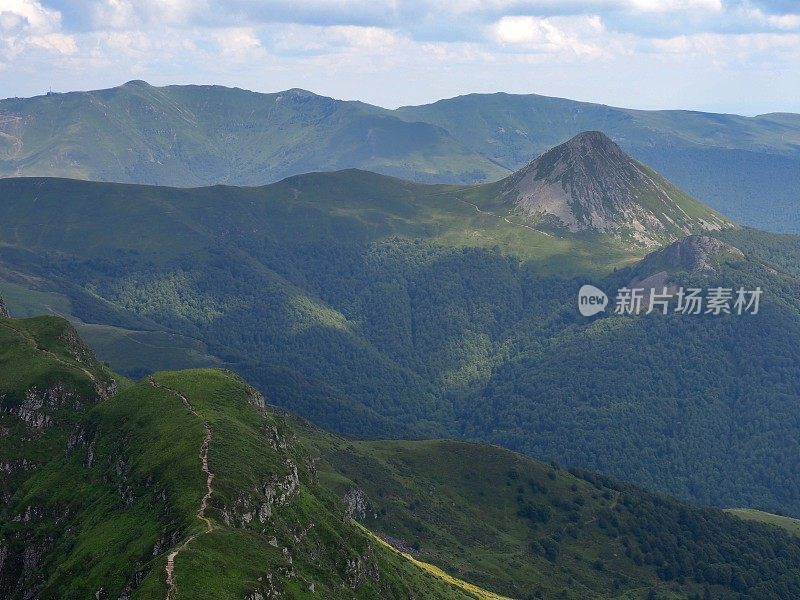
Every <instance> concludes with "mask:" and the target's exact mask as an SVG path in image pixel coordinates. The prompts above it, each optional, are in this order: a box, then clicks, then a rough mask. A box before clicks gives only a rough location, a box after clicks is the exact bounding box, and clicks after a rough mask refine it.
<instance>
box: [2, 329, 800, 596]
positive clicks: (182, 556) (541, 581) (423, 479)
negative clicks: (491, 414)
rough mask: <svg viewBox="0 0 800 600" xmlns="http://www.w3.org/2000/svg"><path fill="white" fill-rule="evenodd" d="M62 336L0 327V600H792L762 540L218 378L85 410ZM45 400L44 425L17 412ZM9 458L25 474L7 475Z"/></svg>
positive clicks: (136, 392) (87, 394) (790, 558)
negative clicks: (362, 428) (382, 431)
mask: <svg viewBox="0 0 800 600" xmlns="http://www.w3.org/2000/svg"><path fill="white" fill-rule="evenodd" d="M70 331H71V329H70V327H69V325H68V323H66V321H64V320H63V319H59V318H57V317H37V318H33V319H26V320H10V319H5V318H0V341H2V344H0V427H2V428H3V431H4V435H3V436H2V437H0V457H2V459H3V461H4V462H0V465H2V469H3V472H4V473H5V474H6V475H10V476H9V477H4V478H3V480H2V481H0V492H2V493H0V594H2V595H3V597H4V598H10V599H11V600H17V599H22V598H30V597H39V598H59V600H61V599H63V600H73V599H75V600H78V599H83V598H86V597H95V598H101V599H103V598H106V599H108V598H120V599H124V600H145V599H150V598H164V597H167V598H170V599H171V600H182V599H185V598H191V599H192V600H201V599H206V598H207V599H209V600H210V599H212V598H213V599H214V600H235V599H241V598H246V599H247V600H263V599H266V598H283V597H285V598H298V599H299V598H309V599H310V598H318V597H322V598H354V599H359V600H361V599H364V600H367V599H369V600H378V599H381V600H384V599H393V598H397V599H398V600H400V599H403V600H406V599H408V598H417V599H419V600H462V599H464V600H466V599H467V598H473V599H476V598H477V599H479V600H499V599H502V598H503V596H501V594H500V592H505V593H508V594H510V596H509V597H515V598H524V597H536V598H543V599H547V600H551V599H553V600H554V599H557V598H560V599H565V598H566V599H568V600H578V599H583V598H587V597H597V598H614V599H618V600H622V599H637V600H643V599H645V598H647V599H648V600H649V599H650V598H653V597H659V595H662V596H663V597H665V598H667V597H668V598H674V599H676V600H677V599H681V600H694V599H696V598H701V597H703V594H705V596H708V595H709V594H713V596H712V597H715V598H719V599H725V600H738V599H739V598H741V597H748V595H749V597H760V598H764V599H765V600H779V599H781V598H784V597H786V594H787V593H788V594H791V593H794V592H795V591H800V539H798V538H794V537H791V536H789V535H788V534H787V533H786V532H784V531H783V530H782V529H780V528H778V527H773V526H769V525H763V524H760V523H748V522H745V521H742V520H739V519H738V518H736V517H733V516H729V515H727V514H725V513H724V512H723V511H720V510H713V509H702V508H697V507H694V506H691V505H687V504H682V503H680V502H677V501H674V500H671V499H669V498H665V497H660V496H657V495H653V494H650V493H648V492H645V491H643V490H640V489H638V488H636V487H634V486H629V485H628V484H622V483H619V482H615V481H613V480H611V479H608V478H605V477H603V476H600V475H596V474H592V473H584V472H580V471H577V470H573V471H570V472H567V471H565V470H563V469H561V468H560V467H558V466H557V465H550V466H548V465H545V464H542V463H539V462H536V461H533V460H531V459H528V458H525V457H523V456H521V455H519V454H515V453H513V452H509V451H508V450H503V449H500V448H496V447H487V446H485V445H480V444H475V443H467V442H458V441H452V440H419V441H402V440H394V441H382V440H357V439H353V438H343V437H340V436H336V435H332V434H330V433H327V432H325V431H323V430H320V429H317V428H316V427H314V426H313V425H311V424H310V423H308V422H307V421H305V420H303V419H299V418H297V417H295V416H294V415H293V414H291V413H288V412H287V411H285V410H283V409H275V408H273V407H271V406H270V405H268V404H266V403H265V400H264V398H263V397H262V396H261V395H260V394H258V393H257V392H256V391H255V390H254V389H253V388H252V387H250V386H249V385H248V384H247V383H246V382H245V381H244V380H242V379H241V378H239V377H238V376H236V375H234V374H232V373H230V372H226V371H222V370H219V369H195V370H189V371H181V372H160V373H156V374H154V375H152V376H151V377H150V378H147V379H143V380H141V381H138V382H133V381H130V380H126V379H125V378H120V377H118V376H115V378H116V380H117V381H118V383H119V386H118V389H117V390H116V391H115V392H114V393H113V394H111V395H110V396H108V397H106V398H100V397H98V396H92V393H93V392H92V391H91V390H92V387H93V386H92V385H91V379H90V377H89V374H88V373H87V372H84V371H83V370H82V368H83V366H85V365H88V366H89V367H90V368H91V369H97V375H98V376H99V375H103V376H105V375H107V374H108V371H107V370H106V369H105V368H104V367H103V366H102V365H100V364H99V363H97V362H96V361H95V360H94V359H93V358H91V357H89V356H85V355H83V354H80V353H79V354H78V355H75V354H73V353H74V348H77V347H80V346H81V342H80V340H79V339H75V338H74V337H72V335H70V336H68V337H69V339H67V338H65V336H64V332H70ZM73 333H74V332H73ZM27 335H30V336H32V337H33V338H35V339H36V340H37V342H38V344H39V347H34V346H30V345H29V344H27V342H26V341H25V340H24V338H25V336H27ZM55 356H63V357H64V358H63V361H64V362H58V361H55V360H54V357H55ZM79 357H80V360H79V359H78V358H79ZM20 374H21V375H22V378H20ZM47 386H49V388H47V389H49V390H51V392H48V394H47V396H46V399H47V401H45V402H43V403H40V404H37V406H36V407H34V409H33V410H34V411H35V412H36V413H37V415H38V416H39V417H42V418H32V414H31V413H30V412H26V411H25V410H21V409H20V408H19V406H20V405H19V403H20V402H23V403H24V402H28V403H29V404H30V398H32V397H34V396H36V397H37V398H38V397H39V395H40V391H41V390H42V389H45V388H46V387H47ZM77 399H82V400H86V402H83V401H81V402H77V401H76V400H77ZM62 418H65V419H66V420H62ZM198 449H199V451H198ZM20 450H23V451H26V450H27V451H28V456H29V460H27V461H22V460H13V459H15V458H17V457H14V456H12V453H13V451H17V452H18V451H20ZM9 458H11V459H12V460H11V461H10V462H9V461H8V459H9ZM409 474H412V475H414V476H413V477H409ZM198 507H199V509H198ZM373 530H376V531H377V533H372V532H373ZM409 536H413V537H409ZM500 541H501V542H502V543H498V542H500ZM401 552H402V553H401ZM426 561H427V562H426ZM441 567H445V568H446V569H447V570H446V571H443V570H442V568H441ZM451 573H453V574H455V575H456V576H457V577H460V578H462V579H457V578H456V577H454V576H453V575H451ZM495 590H499V592H498V591H495Z"/></svg>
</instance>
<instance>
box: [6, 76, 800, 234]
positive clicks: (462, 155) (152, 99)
mask: <svg viewBox="0 0 800 600" xmlns="http://www.w3.org/2000/svg"><path fill="white" fill-rule="evenodd" d="M587 130H601V131H604V132H605V133H606V134H608V135H609V136H611V137H612V138H613V139H614V140H615V141H617V142H618V143H619V144H620V145H621V146H622V147H623V149H625V150H626V151H627V152H628V153H630V154H631V155H633V156H634V157H635V158H636V159H638V160H640V161H642V162H644V163H646V164H649V165H651V166H652V167H653V168H655V169H656V170H657V171H659V172H660V173H662V174H664V175H665V176H666V177H667V178H669V179H670V180H672V181H674V182H675V183H676V184H677V185H678V186H680V187H681V188H683V189H685V190H686V191H687V192H689V193H690V194H692V195H693V196H695V197H697V198H699V199H701V200H702V201H703V202H705V203H707V204H709V205H710V206H712V207H713V208H715V209H716V210H718V211H720V212H721V213H723V214H725V215H726V216H727V217H729V218H732V219H733V220H735V221H738V222H741V223H743V224H748V225H752V226H758V227H762V228H767V229H773V230H775V231H794V232H798V231H800V224H799V223H798V218H797V210H796V207H797V202H798V201H800V177H798V174H800V152H799V151H798V147H799V146H798V145H799V144H800V118H798V116H797V115H780V114H773V115H761V116H758V117H742V116H737V115H719V114H712V113H699V112H690V111H639V110H631V109H624V108H615V107H609V106H603V105H598V104H591V103H585V102H576V101H572V100H565V99H559V98H548V97H545V96H538V95H535V94H530V95H514V94H503V93H499V94H471V95H467V96H460V97H457V98H451V99H447V100H441V101H439V102H435V103H433V104H429V105H423V106H413V107H403V108H400V109H398V110H394V111H392V110H386V109H383V108H379V107H376V106H370V105H368V104H364V103H361V102H345V101H341V100H334V99H332V98H327V97H323V96H318V95H316V94H313V93H311V92H307V91H304V90H298V89H292V90H286V91H283V92H279V93H272V94H262V93H254V92H249V91H246V90H241V89H238V88H224V87H221V86H191V85H189V86H167V87H153V86H150V85H148V84H147V83H145V82H143V81H131V82H128V83H126V84H124V85H122V86H119V87H116V88H112V89H107V90H98V91H91V92H71V93H65V94H53V95H46V96H38V97H35V98H8V99H5V100H0V134H2V135H0V176H6V177H8V176H55V177H72V178H80V179H90V180H103V181H118V182H128V183H143V184H157V185H175V186H197V185H214V184H230V185H262V184H266V183H271V182H275V181H278V180H280V179H282V178H284V177H287V176H291V175H296V174H300V173H306V172H310V171H323V170H335V169H344V168H360V169H368V170H371V171H376V172H380V173H384V174H387V175H393V176H397V177H404V178H407V179H414V180H416V181H421V182H439V183H458V184H463V183H474V182H481V181H494V180H497V179H500V178H501V177H504V176H506V175H508V174H509V173H511V172H512V171H515V170H517V169H519V168H521V167H522V166H524V165H525V164H527V163H528V162H530V161H531V160H533V159H534V158H536V157H537V156H539V155H540V154H542V153H543V152H545V151H546V150H548V149H549V148H551V147H553V146H555V145H557V144H561V143H562V142H565V141H567V140H568V139H570V138H571V137H573V136H575V135H576V134H578V133H580V132H582V131H587Z"/></svg>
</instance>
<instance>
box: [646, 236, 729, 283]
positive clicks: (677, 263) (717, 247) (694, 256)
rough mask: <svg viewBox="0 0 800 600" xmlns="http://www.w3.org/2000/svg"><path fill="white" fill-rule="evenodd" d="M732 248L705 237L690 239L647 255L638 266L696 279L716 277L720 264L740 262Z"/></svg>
mask: <svg viewBox="0 0 800 600" xmlns="http://www.w3.org/2000/svg"><path fill="white" fill-rule="evenodd" d="M744 258H745V256H744V254H743V253H742V251H741V250H739V249H738V248H736V247H735V246H731V245H730V244H728V243H726V242H723V241H722V240H718V239H716V238H712V237H709V236H707V235H690V236H688V237H685V238H683V239H681V240H678V241H677V242H674V243H672V244H670V245H669V246H667V247H666V248H664V249H662V250H659V251H657V252H654V253H653V254H651V255H649V256H648V257H647V258H646V259H645V260H644V262H643V263H642V266H643V267H644V268H645V269H646V268H647V267H648V265H653V266H654V267H657V268H660V269H668V270H683V271H687V272H689V273H694V274H698V275H706V276H711V275H716V274H717V271H718V268H719V265H720V263H721V262H724V261H729V260H744Z"/></svg>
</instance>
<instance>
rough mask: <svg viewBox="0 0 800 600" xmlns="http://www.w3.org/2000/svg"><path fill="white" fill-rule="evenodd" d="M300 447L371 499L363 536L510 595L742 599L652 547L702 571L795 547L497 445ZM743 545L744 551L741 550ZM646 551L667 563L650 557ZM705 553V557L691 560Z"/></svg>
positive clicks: (319, 442) (304, 435) (340, 484)
mask: <svg viewBox="0 0 800 600" xmlns="http://www.w3.org/2000/svg"><path fill="white" fill-rule="evenodd" d="M301 427H302V426H301ZM301 439H303V441H304V442H305V444H306V445H307V446H309V447H310V448H313V449H314V451H316V452H318V453H319V456H320V457H321V459H322V461H321V462H320V473H321V475H320V476H321V480H322V481H323V482H326V483H327V485H329V486H330V487H331V488H332V489H334V490H337V492H338V493H339V495H341V496H345V495H347V494H350V495H352V494H353V491H354V490H360V491H362V492H364V501H363V505H362V507H363V508H364V513H363V514H360V515H358V516H359V518H360V519H361V521H362V522H363V523H364V525H365V526H366V527H368V528H369V529H371V530H372V531H374V532H376V533H377V534H378V535H380V536H382V537H384V539H386V540H388V541H389V542H391V543H392V544H394V545H395V546H398V547H400V548H401V549H404V550H405V551H406V552H409V553H411V554H412V555H413V556H414V557H415V558H416V559H417V560H419V561H424V562H430V563H433V564H435V565H438V566H440V567H443V568H444V569H445V570H446V571H447V572H448V573H450V574H452V575H455V576H457V577H460V578H462V579H466V580H468V581H472V582H476V583H478V584H480V585H482V586H483V587H486V588H489V589H491V590H494V591H495V592H498V593H501V594H504V595H508V596H510V597H514V598H533V597H537V598H540V597H542V598H644V597H648V598H650V597H658V598H671V597H674V598H685V597H692V596H693V595H694V594H702V593H703V592H704V589H705V587H709V589H710V591H711V592H712V593H713V594H714V597H715V598H716V597H719V598H727V597H732V598H733V597H737V593H736V592H734V591H733V590H731V589H730V588H728V589H725V588H726V586H727V585H728V584H725V585H723V586H720V585H714V584H711V585H709V584H708V583H703V579H704V576H700V575H698V576H696V577H680V576H679V577H677V578H676V577H675V575H674V574H673V575H667V573H669V572H670V571H669V570H668V569H667V568H666V567H664V564H666V563H669V562H671V561H672V560H673V559H674V556H673V555H671V554H670V553H669V552H667V551H666V550H665V548H659V543H658V542H656V540H666V539H671V540H673V541H671V542H669V543H676V542H675V540H679V541H677V544H678V547H682V548H683V551H682V552H688V553H689V555H692V556H693V557H694V558H691V559H689V563H693V564H694V565H695V566H694V567H692V568H697V569H698V571H697V573H702V572H703V569H707V568H708V565H707V564H706V561H709V562H710V563H715V562H717V561H719V560H721V561H722V562H724V561H726V560H732V561H733V562H734V563H738V564H739V566H738V567H734V569H737V568H739V569H740V568H747V566H748V565H750V564H751V562H750V561H752V560H753V558H752V556H750V553H751V552H752V553H754V554H762V553H763V555H764V556H771V555H772V552H773V549H774V548H776V546H774V545H773V544H775V541H771V537H770V536H772V535H777V536H778V538H779V539H780V540H781V542H780V543H781V544H783V543H786V540H787V539H788V538H786V537H785V536H784V535H782V534H778V533H775V532H774V531H773V532H769V531H767V530H764V529H760V530H758V533H756V530H752V531H750V532H746V530H745V529H738V527H739V526H740V524H737V523H735V522H734V521H732V520H731V518H730V517H729V516H727V515H725V514H724V513H723V512H722V511H709V510H704V509H699V508H691V507H688V506H686V505H681V504H678V503H676V502H674V501H671V500H668V499H663V498H659V497H656V496H653V495H651V494H648V493H646V492H644V491H642V490H639V489H637V488H634V487H630V486H625V485H620V484H618V483H615V482H613V481H610V480H607V479H604V478H598V477H593V476H591V475H585V476H577V475H573V474H570V473H567V472H565V471H563V470H561V469H557V468H553V467H549V466H546V465H543V464H541V463H537V462H535V461H532V460H530V459H527V458H524V457H522V456H520V455H517V454H514V453H511V452H508V451H506V450H502V449H499V448H494V447H488V446H482V445H477V444H467V443H460V442H451V441H420V442H406V441H392V442H389V441H358V440H351V439H343V438H338V437H335V436H331V435H328V434H325V433H323V432H320V431H319V430H316V429H313V428H310V427H308V426H306V427H303V429H302V430H301ZM656 515H657V516H656ZM659 528H663V530H659ZM667 531H668V532H669V533H668V534H667V533H666V532H667ZM760 535H766V538H763V539H758V536H760ZM740 536H745V537H748V539H749V542H748V543H745V544H740V542H739V541H737V538H740ZM750 536H753V537H750ZM701 546H705V547H704V549H702V550H700V547H701ZM722 547H724V548H726V550H724V551H723V554H725V552H730V554H727V555H726V556H727V558H726V559H722V558H721V555H719V554H718V551H719V549H720V548H722ZM550 548H555V551H554V552H553V553H552V554H548V549H550ZM650 552H655V553H656V554H657V555H658V556H659V557H661V558H657V559H655V560H653V556H654V555H648V553H650ZM661 552H663V554H661ZM671 552H676V550H675V549H673V550H672V551H671ZM695 552H696V553H697V554H693V553H695ZM739 553H741V554H739ZM689 555H686V554H684V555H683V558H682V559H681V560H684V559H686V558H688V556H689ZM699 556H704V557H705V558H700V560H698V561H697V562H696V563H694V560H695V558H699ZM711 556H714V558H710V557H711ZM736 556H738V557H739V558H734V557H736ZM664 558H666V563H662V562H661V560H662V559H664ZM757 560H758V559H757ZM689 563H684V564H689ZM787 574H788V573H785V572H783V571H781V575H780V576H781V577H783V576H784V575H787ZM765 578H766V581H767V584H766V585H767V587H766V588H765V587H762V588H760V589H759V591H756V590H755V589H754V588H753V589H752V590H751V593H752V594H753V596H747V595H745V597H781V596H780V592H778V596H772V595H771V594H773V592H772V591H771V590H769V589H768V587H769V586H770V585H771V584H772V583H773V582H775V583H776V582H777V578H778V575H776V574H772V575H765ZM653 594H655V596H653Z"/></svg>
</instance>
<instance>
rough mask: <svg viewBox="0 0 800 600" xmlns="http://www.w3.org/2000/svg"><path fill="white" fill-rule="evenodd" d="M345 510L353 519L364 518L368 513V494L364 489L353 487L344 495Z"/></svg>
mask: <svg viewBox="0 0 800 600" xmlns="http://www.w3.org/2000/svg"><path fill="white" fill-rule="evenodd" d="M343 500H344V505H345V512H346V514H347V516H348V517H350V518H351V519H364V517H366V514H367V495H366V494H365V493H364V490H362V489H359V488H353V489H351V490H348V491H347V493H346V494H345V495H344V498H343Z"/></svg>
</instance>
